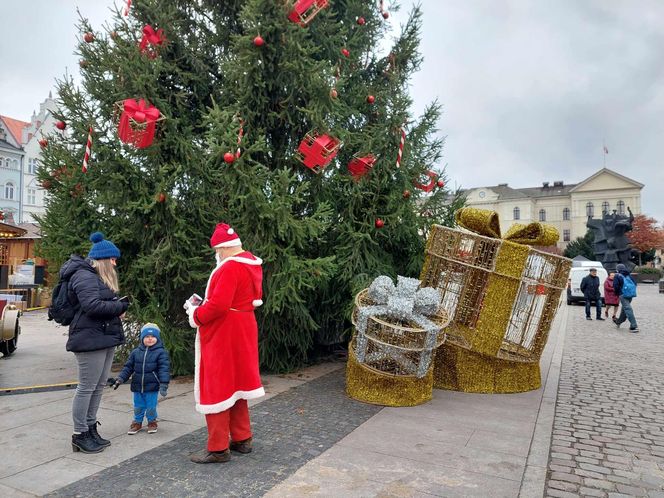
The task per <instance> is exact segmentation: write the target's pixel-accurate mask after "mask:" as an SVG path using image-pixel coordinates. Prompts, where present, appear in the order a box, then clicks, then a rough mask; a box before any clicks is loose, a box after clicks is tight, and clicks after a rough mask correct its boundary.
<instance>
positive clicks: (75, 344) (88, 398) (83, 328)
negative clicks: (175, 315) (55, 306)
mask: <svg viewBox="0 0 664 498" xmlns="http://www.w3.org/2000/svg"><path fill="white" fill-rule="evenodd" d="M90 241H91V242H92V248H91V249H90V252H89V253H88V257H87V258H86V259H83V258H82V257H81V256H78V255H72V256H71V258H70V259H69V261H67V262H66V263H65V264H64V265H62V268H61V269H60V279H61V280H66V281H68V282H69V285H68V288H69V293H68V300H69V302H70V303H71V305H72V306H73V307H74V308H75V309H76V314H75V315H74V318H73V320H72V322H71V324H70V325H69V339H68V340H67V351H72V352H73V353H74V355H75V356H76V362H77V363H78V387H77V388H76V394H75V395H74V403H73V407H72V416H73V419H74V434H73V435H72V449H73V450H74V451H82V452H83V453H99V452H100V451H103V450H104V448H106V447H107V446H109V445H110V444H111V442H110V441H108V440H107V439H104V438H102V437H101V436H100V435H99V432H97V424H99V422H97V410H98V409H99V403H100V402H101V395H102V391H103V389H104V385H105V384H106V379H107V378H108V375H109V372H110V370H111V363H112V362H113V354H114V352H115V347H116V346H119V345H120V344H123V343H124V333H123V330H122V322H121V320H120V318H121V317H122V315H123V314H124V312H125V311H126V310H127V307H128V306H129V304H128V302H127V301H126V300H120V299H118V291H119V285H118V275H117V273H116V271H115V263H116V261H117V259H118V258H119V257H120V250H119V249H118V248H117V247H116V246H115V244H113V242H111V241H110V240H106V239H105V238H104V234H102V233H100V232H95V233H93V234H92V235H91V236H90Z"/></svg>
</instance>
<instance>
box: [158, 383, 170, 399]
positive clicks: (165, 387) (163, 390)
mask: <svg viewBox="0 0 664 498" xmlns="http://www.w3.org/2000/svg"><path fill="white" fill-rule="evenodd" d="M167 393H168V384H162V385H161V386H159V394H161V395H162V396H163V397H164V398H165V397H166V394H167Z"/></svg>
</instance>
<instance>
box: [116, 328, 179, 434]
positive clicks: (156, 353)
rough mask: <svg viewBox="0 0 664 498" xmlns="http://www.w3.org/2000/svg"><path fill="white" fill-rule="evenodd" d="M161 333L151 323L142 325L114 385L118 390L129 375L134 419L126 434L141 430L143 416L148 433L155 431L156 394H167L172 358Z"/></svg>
mask: <svg viewBox="0 0 664 498" xmlns="http://www.w3.org/2000/svg"><path fill="white" fill-rule="evenodd" d="M160 332H161V331H160V330H159V327H158V326H157V325H156V324H154V323H146V324H145V325H143V328H141V337H140V344H139V346H138V347H137V348H136V349H134V350H133V351H132V352H131V354H130V355H129V359H128V360H127V363H125V366H124V368H123V369H122V372H120V375H118V377H117V379H116V380H115V384H114V386H113V389H117V388H118V386H119V385H120V384H122V383H124V382H127V380H128V379H129V377H130V376H131V391H132V392H133V393H134V421H133V422H132V423H131V426H130V427H129V430H128V431H127V434H131V435H134V434H136V433H137V432H138V431H140V430H141V428H142V427H143V418H144V417H145V418H147V420H148V434H154V433H155V432H157V395H158V394H161V395H162V396H164V397H165V396H166V394H167V392H168V383H169V382H170V380H171V374H170V371H171V361H170V358H169V356H168V351H166V348H164V346H163V344H162V342H161V336H160Z"/></svg>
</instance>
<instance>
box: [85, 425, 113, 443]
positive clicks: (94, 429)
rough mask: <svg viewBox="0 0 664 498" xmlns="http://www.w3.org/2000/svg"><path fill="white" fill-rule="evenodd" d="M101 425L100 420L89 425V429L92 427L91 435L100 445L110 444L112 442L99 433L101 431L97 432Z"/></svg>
mask: <svg viewBox="0 0 664 498" xmlns="http://www.w3.org/2000/svg"><path fill="white" fill-rule="evenodd" d="M98 425H101V424H100V423H99V421H97V422H95V423H94V424H92V425H89V426H88V429H90V435H91V436H92V438H93V439H94V440H95V443H97V444H98V445H99V446H104V447H106V446H110V445H111V442H110V441H109V440H108V439H104V438H103V437H101V436H100V435H99V432H97V426H98Z"/></svg>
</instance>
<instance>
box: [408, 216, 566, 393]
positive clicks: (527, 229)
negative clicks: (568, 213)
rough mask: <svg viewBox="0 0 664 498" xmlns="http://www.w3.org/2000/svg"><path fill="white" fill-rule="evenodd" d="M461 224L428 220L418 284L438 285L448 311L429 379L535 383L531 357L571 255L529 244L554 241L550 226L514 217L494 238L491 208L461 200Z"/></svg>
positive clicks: (517, 386)
mask: <svg viewBox="0 0 664 498" xmlns="http://www.w3.org/2000/svg"><path fill="white" fill-rule="evenodd" d="M456 221H457V224H458V225H459V226H460V227H461V228H462V229H451V228H446V227H442V226H439V225H434V226H433V227H432V230H431V233H430V235H429V239H428V241H427V246H426V255H425V262H424V267H423V269H422V274H421V281H422V286H430V287H435V288H437V289H439V290H440V291H441V294H442V306H443V307H444V308H445V309H446V310H447V312H448V313H449V314H450V317H451V323H450V325H449V326H448V327H447V329H446V332H447V343H446V344H445V345H443V346H442V347H441V349H442V350H439V351H438V353H437V357H436V362H435V366H434V385H435V387H440V388H445V389H451V390H458V391H466V392H485V393H493V392H521V391H527V390H532V389H536V388H538V387H539V385H540V378H539V359H540V356H541V354H542V350H543V349H544V346H545V345H546V341H547V339H548V334H549V330H550V328H551V323H552V321H553V318H554V317H555V314H556V311H557V310H558V306H559V305H560V294H561V292H562V290H563V289H564V287H565V284H566V282H567V278H568V275H569V269H570V267H571V264H572V262H571V260H569V259H567V258H564V257H561V256H558V255H555V254H551V253H547V252H543V251H539V250H537V249H534V248H533V247H531V246H550V245H553V244H555V243H556V242H557V241H558V238H559V234H558V231H557V229H556V228H555V227H553V226H550V225H546V224H543V223H531V224H529V225H522V224H515V225H513V226H512V227H511V228H510V229H509V230H508V231H507V233H506V234H505V236H504V237H503V238H501V231H500V224H499V220H498V215H497V213H496V212H495V211H489V210H485V209H476V208H463V209H460V210H459V211H457V213H456Z"/></svg>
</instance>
